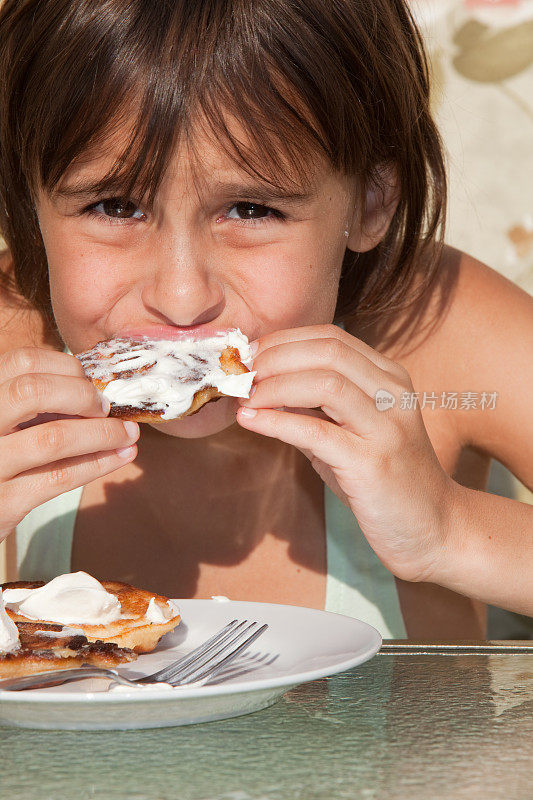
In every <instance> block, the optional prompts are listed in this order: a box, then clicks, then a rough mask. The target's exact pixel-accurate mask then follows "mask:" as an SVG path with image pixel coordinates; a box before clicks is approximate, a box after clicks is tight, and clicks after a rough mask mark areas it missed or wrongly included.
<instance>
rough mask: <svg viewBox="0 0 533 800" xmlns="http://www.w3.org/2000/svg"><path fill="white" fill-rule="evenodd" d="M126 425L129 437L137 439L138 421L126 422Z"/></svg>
mask: <svg viewBox="0 0 533 800" xmlns="http://www.w3.org/2000/svg"><path fill="white" fill-rule="evenodd" d="M123 425H124V427H125V428H126V433H127V434H128V438H129V439H136V438H137V435H138V433H139V427H138V425H137V423H136V422H130V421H128V422H124V423H123Z"/></svg>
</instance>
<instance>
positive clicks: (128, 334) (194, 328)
mask: <svg viewBox="0 0 533 800" xmlns="http://www.w3.org/2000/svg"><path fill="white" fill-rule="evenodd" d="M228 330H234V328H213V327H210V326H208V325H188V326H184V327H180V326H177V325H149V326H144V327H140V328H123V329H120V330H119V331H116V332H115V333H114V334H113V338H115V337H117V338H121V339H144V338H149V339H173V340H181V341H183V340H187V339H195V340H196V339H208V338H211V337H212V336H217V335H220V334H224V333H227V331H228Z"/></svg>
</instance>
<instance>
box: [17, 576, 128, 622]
mask: <svg viewBox="0 0 533 800" xmlns="http://www.w3.org/2000/svg"><path fill="white" fill-rule="evenodd" d="M4 600H5V603H6V607H7V608H9V609H11V610H12V611H14V612H16V613H17V614H20V615H21V616H23V617H26V618H27V619H32V620H39V619H45V620H46V621H47V622H57V623H59V624H61V625H69V624H74V625H76V624H80V625H82V624H85V625H107V624H108V623H110V622H115V620H117V619H119V618H120V602H119V600H118V598H117V597H115V595H114V594H110V593H109V592H106V590H105V589H104V587H103V586H102V584H101V583H100V582H99V581H97V580H96V578H93V577H92V576H91V575H88V574H87V573H86V572H72V573H68V574H66V575H58V577H57V578H53V580H51V581H49V582H48V583H46V584H45V585H44V586H41V587H39V588H38V589H6V590H5V591H4Z"/></svg>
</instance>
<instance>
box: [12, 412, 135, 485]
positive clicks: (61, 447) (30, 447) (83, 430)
mask: <svg viewBox="0 0 533 800" xmlns="http://www.w3.org/2000/svg"><path fill="white" fill-rule="evenodd" d="M138 438H139V426H138V425H137V424H136V423H135V422H126V423H124V422H122V421H121V420H118V419H87V420H86V419H79V420H64V421H61V422H47V423H45V424H43V425H37V426H35V427H34V428H29V429H27V430H24V431H20V432H18V433H13V434H12V435H11V436H4V437H2V438H1V439H0V480H8V479H10V478H13V477H14V476H15V475H19V474H20V473H22V472H26V471H27V470H31V469H34V468H35V467H42V466H45V465H46V464H52V463H54V462H56V461H64V460H65V459H68V458H73V457H75V456H82V455H88V454H89V453H99V452H107V451H110V450H116V449H119V448H121V447H128V446H129V445H131V444H133V442H135V441H136V440H137V439H138Z"/></svg>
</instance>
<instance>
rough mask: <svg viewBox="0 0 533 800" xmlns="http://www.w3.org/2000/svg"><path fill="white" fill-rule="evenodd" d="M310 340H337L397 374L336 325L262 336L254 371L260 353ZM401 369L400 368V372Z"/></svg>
mask: <svg viewBox="0 0 533 800" xmlns="http://www.w3.org/2000/svg"><path fill="white" fill-rule="evenodd" d="M311 339H315V340H316V339H337V340H338V341H340V342H344V343H345V344H346V345H347V346H348V347H351V348H352V349H354V350H357V351H358V352H359V353H360V354H361V355H362V356H365V357H366V358H367V359H368V360H369V361H371V362H372V363H373V364H375V366H376V367H379V368H380V369H383V370H386V371H387V372H391V374H394V375H395V374H397V372H398V370H397V368H398V367H399V365H398V364H396V363H395V362H394V361H392V359H390V358H387V357H386V356H384V355H382V354H381V353H379V352H378V351H377V350H374V348H372V347H370V345H368V344H367V343H366V342H363V341H362V339H358V338H357V337H356V336H352V335H351V334H350V333H347V331H344V330H342V328H339V327H338V326H337V325H310V326H304V327H301V328H289V329H286V330H283V331H275V332H273V333H268V334H267V335H266V336H262V337H261V338H260V339H258V340H257V345H258V349H257V352H256V354H255V356H254V369H255V361H256V359H257V358H258V357H259V355H260V354H261V353H263V352H264V351H265V350H267V349H268V348H270V347H276V346H278V345H281V344H286V343H287V342H300V341H306V342H308V341H309V340H311ZM402 369H403V368H401V367H400V370H402Z"/></svg>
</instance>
